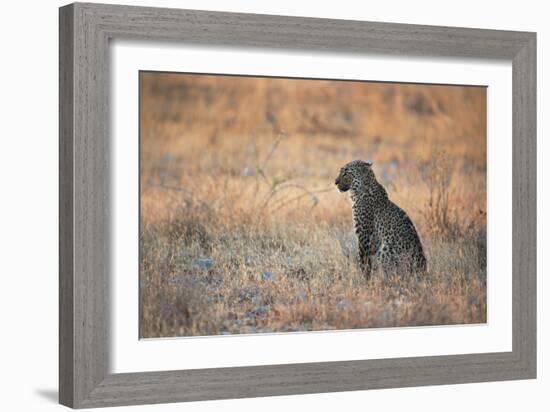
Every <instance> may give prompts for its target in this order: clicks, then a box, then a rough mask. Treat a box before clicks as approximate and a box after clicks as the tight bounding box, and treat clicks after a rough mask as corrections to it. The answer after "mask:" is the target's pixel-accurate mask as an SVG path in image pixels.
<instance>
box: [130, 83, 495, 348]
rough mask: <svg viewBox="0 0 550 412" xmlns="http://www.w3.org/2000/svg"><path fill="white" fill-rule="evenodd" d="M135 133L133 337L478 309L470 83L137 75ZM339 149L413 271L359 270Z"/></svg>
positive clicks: (436, 319)
mask: <svg viewBox="0 0 550 412" xmlns="http://www.w3.org/2000/svg"><path fill="white" fill-rule="evenodd" d="M140 142H141V146H140V168H141V169H140V194H141V204H140V212H141V213H140V216H141V217H140V337H146V338H147V337H168V336H198V335H216V334H240V333H256V332H285V331H309V330H332V329H353V328H371V327H395V326H419V325H448V324H465V323H484V322H486V155H487V153H486V90H485V88H481V87H458V86H434V85H408V84H389V83H388V84H386V83H366V82H345V81H324V80H323V81H321V80H294V79H276V78H253V77H228V76H204V75H186V74H163V73H141V74H140ZM353 159H365V160H372V161H373V162H374V165H373V168H374V171H375V173H376V175H377V178H378V180H379V181H380V182H381V183H382V184H383V185H384V186H385V187H386V189H387V191H388V194H389V196H390V199H391V200H393V201H394V202H395V203H397V204H398V205H399V206H400V207H401V208H403V209H404V210H405V211H406V212H407V213H408V215H409V216H410V217H411V219H412V220H413V222H414V223H415V225H416V227H417V230H418V232H419V235H420V238H421V239H422V242H423V244H424V249H425V253H426V256H427V259H428V273H427V274H426V275H425V276H423V277H421V278H414V277H411V276H406V274H404V275H403V276H401V277H398V278H393V279H385V278H384V276H383V275H382V274H377V275H374V276H373V278H372V279H371V280H370V281H369V282H367V281H366V280H365V279H364V278H363V276H362V275H361V273H360V271H359V270H358V265H357V262H356V255H357V241H356V237H355V235H354V233H353V228H352V218H351V202H350V199H349V195H348V194H347V193H339V192H338V191H337V190H336V188H335V186H334V179H335V178H336V176H337V174H338V171H339V169H340V168H341V167H342V166H343V165H344V164H345V163H347V162H348V161H350V160H353Z"/></svg>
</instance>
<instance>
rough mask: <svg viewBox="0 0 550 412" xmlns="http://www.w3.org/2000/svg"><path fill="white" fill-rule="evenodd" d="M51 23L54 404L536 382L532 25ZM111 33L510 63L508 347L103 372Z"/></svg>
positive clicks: (103, 17)
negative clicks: (55, 91)
mask: <svg viewBox="0 0 550 412" xmlns="http://www.w3.org/2000/svg"><path fill="white" fill-rule="evenodd" d="M59 26H60V271H59V276H60V319H59V321H60V336H59V340H60V372H59V375H60V382H59V385H60V402H61V403H63V404H64V405H67V406H71V407H77V408H81V407H99V406H114V405H128V404H142V403H161V402H177V401H194V400H204V399H222V398H242V397H253V396H274V395H288V394H299V393H316V392H327V391H349V390H359V389H374V388H388V387H404V386H417V385H436V384H450V383H463V382H483V381H491V380H508V379H527V378H534V377H535V375H536V290H535V288H536V266H535V262H536V260H535V258H536V164H535V158H536V141H535V139H536V130H535V127H536V102H535V101H536V36H535V34H533V33H525V32H509V31H498V30H479V29H464V28H452V27H431V26H419V25H403V24H391V23H369V22H358V21H342V20H330V19H313V18H302V17H285V16H266V15H253V14H238V13H218V12H207V11H192V10H176V9H157V8H142V7H128V6H113V5H102V4H80V3H76V4H73V5H69V6H65V7H63V8H61V9H60V20H59ZM110 39H137V40H139V39H141V40H153V41H178V42H185V43H188V44H189V43H193V44H202V45H208V44H215V45H226V46H231V47H233V46H245V47H261V48H284V49H293V50H297V51H300V50H316V51H323V50H326V51H330V52H335V51H336V52H340V53H383V54H406V55H420V56H429V57H456V58H494V59H504V60H508V61H511V62H512V64H513V99H514V102H513V105H514V110H513V111H514V114H513V119H512V120H513V147H514V154H513V170H514V172H513V176H514V177H513V189H514V196H513V220H514V221H513V350H512V351H511V352H504V353H490V354H468V355H458V356H436V357H417V358H400V359H381V360H360V361H349V362H323V363H308V364H293V365H270V366H253V367H239V368H219V369H200V370H187V371H170V372H148V373H131V374H110V373H109V351H108V349H109V345H108V334H109V324H108V304H109V299H108V297H109V273H108V268H109V266H110V265H109V259H110V246H109V227H110V222H109V189H110V188H109V164H110V163H109V153H110V146H109V145H110V143H109V133H108V131H109V129H108V125H109V118H108V114H109V95H108V92H109V89H108V87H109V85H108V79H109V40H110ZM136 138H137V136H136Z"/></svg>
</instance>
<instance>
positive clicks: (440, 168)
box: [420, 150, 461, 238]
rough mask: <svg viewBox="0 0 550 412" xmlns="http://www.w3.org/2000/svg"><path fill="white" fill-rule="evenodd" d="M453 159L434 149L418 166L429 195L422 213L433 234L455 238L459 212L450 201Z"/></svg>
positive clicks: (458, 230)
mask: <svg viewBox="0 0 550 412" xmlns="http://www.w3.org/2000/svg"><path fill="white" fill-rule="evenodd" d="M454 169H455V162H454V160H453V159H452V158H451V157H450V156H449V155H447V153H445V151H442V150H435V151H434V152H433V153H432V157H431V159H430V160H429V161H427V162H425V163H424V164H422V165H421V167H420V176H421V177H422V180H423V182H424V184H425V185H426V186H427V188H428V193H429V197H428V200H427V202H426V205H425V207H424V208H423V210H422V214H423V216H424V219H425V220H426V223H427V225H426V226H427V228H428V229H429V230H430V231H431V232H432V234H433V235H435V236H438V237H442V238H456V237H457V236H458V235H459V234H460V231H461V227H460V222H459V217H458V216H459V214H458V211H457V210H456V208H455V207H454V206H453V204H452V203H451V201H450V196H451V190H452V189H451V180H452V178H453V173H454Z"/></svg>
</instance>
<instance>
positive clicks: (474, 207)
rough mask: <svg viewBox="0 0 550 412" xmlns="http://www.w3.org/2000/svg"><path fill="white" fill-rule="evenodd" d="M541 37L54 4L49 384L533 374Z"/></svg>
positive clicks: (440, 379)
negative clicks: (55, 201)
mask: <svg viewBox="0 0 550 412" xmlns="http://www.w3.org/2000/svg"><path fill="white" fill-rule="evenodd" d="M535 162H536V35H535V34H534V33H527V32H509V31H498V30H480V29H466V28H451V27H431V26H418V25H403V24H392V23H371V22H359V21H344V20H329V19H314V18H302V17H288V16H271V15H254V14H236V13H221V12H207V11H194V10H177V9H159V8H144V7H130V6H115V5H103V4H80V3H76V4H71V5H68V6H65V7H62V8H61V9H60V310H59V313H60V328H59V329H60V343H59V353H60V373H59V376H60V382H59V386H60V392H59V394H60V402H61V403H62V404H64V405H67V406H70V407H74V408H87V407H103V406H116V405H131V404H146V403H161V402H180V401H195V400H208V399H223V398H242V397H257V396H274V395H289V394H303V393H318V392H331V391H349V390H362V389H374V388H391V387H405V386H421V385H437V384H451V383H466V382H484V381H498V380H511V379H530V378H535V377H536V289H535V286H536V264H535V262H536V259H535V256H536V163H535Z"/></svg>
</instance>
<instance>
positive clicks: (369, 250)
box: [335, 160, 426, 279]
mask: <svg viewBox="0 0 550 412" xmlns="http://www.w3.org/2000/svg"><path fill="white" fill-rule="evenodd" d="M371 166H372V162H365V161H362V160H354V161H351V162H349V163H348V164H346V165H345V166H344V167H343V168H342V169H341V170H340V174H339V175H338V177H337V178H336V181H335V184H336V186H337V187H338V189H339V190H340V191H341V192H346V191H348V190H349V191H350V193H351V199H352V202H353V207H352V212H353V223H354V226H355V233H356V234H357V237H358V239H359V264H360V266H361V270H362V271H363V273H364V274H365V276H366V278H367V279H369V278H370V276H371V273H372V272H376V271H377V270H378V269H379V268H381V269H382V270H383V271H384V273H385V275H386V276H388V275H394V274H400V275H403V274H411V273H412V274H421V273H424V272H425V271H426V257H425V256H424V250H423V248H422V243H421V242H420V238H419V237H418V233H417V232H416V229H415V227H414V225H413V223H412V221H411V219H410V218H409V217H408V216H407V214H406V213H405V212H404V211H403V210H402V209H401V208H400V207H398V206H397V205H396V204H395V203H393V202H392V201H391V200H390V199H389V198H388V194H387V192H386V189H384V187H383V186H382V185H381V184H380V183H379V182H378V181H377V180H376V176H375V175H374V172H373V171H372V167H371Z"/></svg>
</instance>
